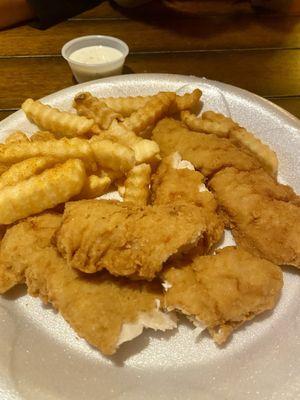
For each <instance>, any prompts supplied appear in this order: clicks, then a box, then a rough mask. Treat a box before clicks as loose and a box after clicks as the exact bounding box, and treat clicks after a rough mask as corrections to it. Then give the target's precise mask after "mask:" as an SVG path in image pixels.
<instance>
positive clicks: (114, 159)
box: [90, 140, 135, 172]
mask: <svg viewBox="0 0 300 400" xmlns="http://www.w3.org/2000/svg"><path fill="white" fill-rule="evenodd" d="M90 145H91V148H92V151H93V153H94V156H95V159H96V161H97V163H98V165H99V166H100V167H103V168H110V169H112V170H114V171H124V172H125V171H129V170H130V169H131V168H132V167H133V166H134V164H135V157H134V151H133V150H131V149H130V148H129V147H126V146H124V145H122V144H120V143H116V142H112V141H111V140H93V141H90Z"/></svg>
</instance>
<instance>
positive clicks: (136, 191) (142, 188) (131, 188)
mask: <svg viewBox="0 0 300 400" xmlns="http://www.w3.org/2000/svg"><path fill="white" fill-rule="evenodd" d="M150 175H151V167H150V165H148V164H140V165H136V166H135V167H134V168H132V170H131V171H129V173H128V175H127V178H126V180H125V183H124V186H125V193H124V201H126V202H131V203H135V204H137V205H141V206H143V205H146V204H147V200H148V197H149V185H150Z"/></svg>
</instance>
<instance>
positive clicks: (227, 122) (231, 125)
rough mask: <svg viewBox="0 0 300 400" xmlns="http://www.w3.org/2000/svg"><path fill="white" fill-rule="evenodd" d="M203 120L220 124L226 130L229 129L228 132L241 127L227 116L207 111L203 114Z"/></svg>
mask: <svg viewBox="0 0 300 400" xmlns="http://www.w3.org/2000/svg"><path fill="white" fill-rule="evenodd" d="M201 118H202V119H204V120H208V121H212V122H218V123H219V124H222V125H223V127H224V129H225V127H226V128H227V130H228V132H229V131H231V129H235V128H238V127H239V125H238V124H237V123H236V122H234V121H233V120H232V119H231V118H229V117H225V115H223V114H220V113H216V112H214V111H205V112H204V113H202V115H201Z"/></svg>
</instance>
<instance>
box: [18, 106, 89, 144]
mask: <svg viewBox="0 0 300 400" xmlns="http://www.w3.org/2000/svg"><path fill="white" fill-rule="evenodd" d="M22 110H23V111H24V112H25V114H26V116H27V117H28V119H29V120H30V121H32V122H34V123H35V124H36V125H37V126H38V127H39V128H40V129H42V130H45V131H50V132H53V133H56V134H60V135H63V136H68V137H74V136H83V135H85V134H87V133H89V132H91V131H92V127H93V125H94V124H95V122H94V121H93V120H92V119H88V118H86V117H80V116H79V115H76V114H71V113H68V112H64V111H59V110H58V109H57V108H53V107H50V106H48V105H46V104H42V103H41V102H39V101H34V100H32V99H27V100H25V101H24V103H23V104H22Z"/></svg>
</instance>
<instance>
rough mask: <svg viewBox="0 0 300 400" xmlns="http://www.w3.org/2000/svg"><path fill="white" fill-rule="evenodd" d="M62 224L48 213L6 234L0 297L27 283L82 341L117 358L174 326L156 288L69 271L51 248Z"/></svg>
mask: <svg viewBox="0 0 300 400" xmlns="http://www.w3.org/2000/svg"><path fill="white" fill-rule="evenodd" d="M60 222H61V217H60V216H58V215H50V214H45V215H42V216H39V217H33V218H28V219H27V220H25V221H23V222H20V223H19V224H17V225H15V226H13V227H12V228H10V229H8V231H7V233H6V235H5V237H4V239H3V242H2V245H1V264H0V272H1V273H0V288H1V293H4V292H5V291H7V290H8V289H9V288H10V287H12V286H13V285H15V284H17V283H21V282H23V281H26V284H27V286H28V292H29V293H30V294H31V295H32V296H39V297H40V298H41V299H42V300H43V301H44V302H49V303H51V304H52V305H53V306H54V307H55V308H56V309H57V310H58V311H59V312H60V313H61V314H62V316H63V317H64V318H65V320H66V321H68V322H69V323H70V325H71V326H72V327H73V328H74V330H75V331H76V332H77V334H78V335H79V336H81V337H83V338H85V339H86V340H87V341H88V342H89V343H90V344H92V345H93V346H95V347H97V348H98V349H99V350H101V352H102V353H104V354H113V353H114V352H115V351H116V349H117V347H118V346H119V345H120V344H121V343H122V342H124V341H127V340H130V339H132V338H133V337H135V336H137V335H138V334H140V333H141V332H142V330H143V327H146V326H149V327H152V328H154V329H162V330H165V329H171V328H174V327H175V326H176V323H175V321H174V319H172V318H171V317H169V316H168V315H167V314H165V313H162V312H161V311H159V304H158V301H160V300H161V291H160V288H159V287H158V286H157V284H155V283H141V282H138V283H136V282H130V281H126V280H124V279H117V278H114V277H112V276H111V275H109V274H107V273H104V274H101V275H99V274H96V275H93V276H91V275H85V274H82V273H80V272H79V271H76V270H74V269H72V268H70V267H68V265H67V264H66V262H65V261H64V260H63V259H62V258H61V257H60V256H59V254H58V253H57V251H56V249H55V248H54V247H53V246H52V245H51V243H50V241H51V237H52V235H53V233H54V231H55V229H56V228H57V227H58V225H59V224H60ZM12 251H13V252H12Z"/></svg>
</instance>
